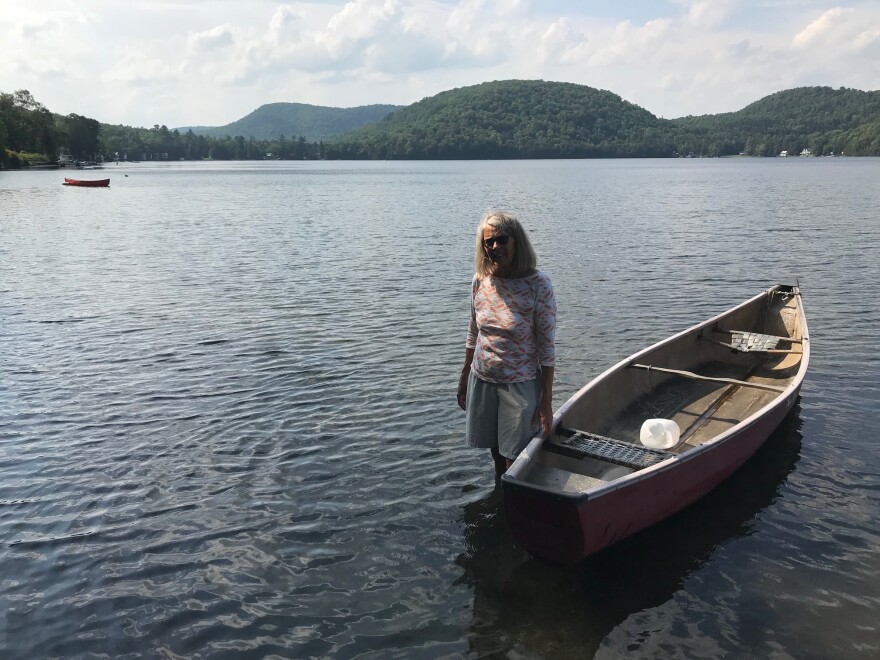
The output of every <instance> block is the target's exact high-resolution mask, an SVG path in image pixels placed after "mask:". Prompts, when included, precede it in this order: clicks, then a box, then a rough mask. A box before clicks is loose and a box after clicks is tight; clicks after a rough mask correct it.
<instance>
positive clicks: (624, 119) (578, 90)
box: [328, 80, 674, 159]
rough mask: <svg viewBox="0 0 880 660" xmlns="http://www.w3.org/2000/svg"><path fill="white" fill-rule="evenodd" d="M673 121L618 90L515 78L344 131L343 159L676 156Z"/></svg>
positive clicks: (335, 149) (339, 152)
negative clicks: (669, 135) (671, 139)
mask: <svg viewBox="0 0 880 660" xmlns="http://www.w3.org/2000/svg"><path fill="white" fill-rule="evenodd" d="M666 126H667V122H665V121H664V120H661V119H658V118H657V117H655V116H654V115H652V114H651V113H650V112H648V111H647V110H644V109H642V108H640V107H638V106H636V105H633V104H632V103H629V102H627V101H624V100H623V99H621V98H620V97H619V96H617V95H616V94H612V93H611V92H608V91H603V90H598V89H593V88H592V87H585V86H583V85H575V84H571V83H557V82H544V81H540V80H507V81H496V82H489V83H483V84H480V85H474V86H472V87H462V88H458V89H453V90H450V91H446V92H441V93H440V94H437V95H436V96H431V97H429V98H426V99H423V100H422V101H419V102H418V103H414V104H413V105H410V106H407V107H405V108H403V109H401V110H398V111H397V112H395V113H393V114H392V115H389V116H388V117H387V118H386V119H385V120H384V121H382V122H380V123H379V124H373V125H369V126H364V127H363V128H360V129H357V130H355V131H353V132H352V133H349V134H347V135H345V136H342V137H340V138H339V139H338V140H337V141H335V142H334V144H333V145H331V146H330V148H329V150H328V157H331V158H332V157H337V158H404V159H405V158H548V157H550V158H553V157H556V158H591V157H621V156H669V155H671V154H672V152H673V150H674V147H673V145H672V143H671V142H669V141H668V139H667V133H668V131H667V130H666Z"/></svg>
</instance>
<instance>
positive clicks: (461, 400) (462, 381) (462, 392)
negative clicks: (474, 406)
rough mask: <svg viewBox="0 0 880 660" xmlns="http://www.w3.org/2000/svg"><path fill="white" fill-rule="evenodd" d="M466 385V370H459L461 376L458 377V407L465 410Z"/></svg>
mask: <svg viewBox="0 0 880 660" xmlns="http://www.w3.org/2000/svg"><path fill="white" fill-rule="evenodd" d="M467 386H468V371H467V370H466V371H462V372H461V378H459V379H458V407H459V408H461V409H462V410H465V409H466V407H467Z"/></svg>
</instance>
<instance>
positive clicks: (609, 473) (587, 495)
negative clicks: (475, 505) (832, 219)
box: [501, 285, 810, 564]
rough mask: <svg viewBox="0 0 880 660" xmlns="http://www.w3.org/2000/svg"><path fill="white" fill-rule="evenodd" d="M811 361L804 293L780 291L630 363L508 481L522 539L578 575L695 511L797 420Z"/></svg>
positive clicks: (592, 391)
mask: <svg viewBox="0 0 880 660" xmlns="http://www.w3.org/2000/svg"><path fill="white" fill-rule="evenodd" d="M809 358H810V343H809V335H808V332H807V322H806V317H805V316H804V309H803V304H802V301H801V292H800V288H799V287H798V286H797V285H776V286H774V287H771V288H770V289H768V290H766V291H764V292H762V293H760V294H758V295H756V296H755V297H753V298H751V299H749V300H747V301H745V302H743V303H741V304H739V305H737V306H735V307H733V308H732V309H730V310H728V311H726V312H724V313H722V314H719V315H718V316H715V317H713V318H711V319H709V320H707V321H704V322H702V323H699V324H697V325H695V326H693V327H691V328H689V329H687V330H684V331H682V332H680V333H678V334H676V335H674V336H672V337H670V338H668V339H666V340H663V341H661V342H659V343H657V344H654V345H653V346H651V347H649V348H646V349H644V350H642V351H639V352H637V353H635V354H633V355H631V356H630V357H628V358H626V359H625V360H622V361H621V362H619V363H617V364H616V365H614V366H613V367H611V368H610V369H608V370H607V371H605V372H604V373H602V374H601V375H599V376H598V377H597V378H595V379H594V380H592V381H591V382H589V383H588V384H587V385H585V386H584V387H583V388H582V389H581V390H580V391H579V392H577V393H576V394H575V395H574V396H572V397H571V398H570V399H569V400H568V401H567V402H566V403H565V404H563V405H562V407H560V408H559V410H558V411H557V412H556V414H555V415H554V417H553V424H552V427H551V431H550V434H549V435H548V436H547V438H546V439H544V438H542V437H541V436H540V435H539V436H536V437H534V438H533V439H532V440H531V441H530V442H529V444H528V446H527V447H526V448H525V449H524V450H523V451H522V452H521V453H520V455H519V456H518V457H517V459H516V460H515V461H514V463H513V465H512V466H511V467H510V469H509V470H508V471H507V473H506V474H505V475H504V476H503V477H502V479H501V485H502V491H503V495H504V508H505V511H506V516H507V520H508V524H509V526H510V529H511V531H512V532H513V535H514V536H515V537H516V539H517V541H518V542H519V544H520V545H521V546H522V547H524V548H525V549H526V550H527V551H528V552H530V553H531V554H533V555H535V556H536V557H540V558H542V559H546V560H548V561H551V562H554V563H559V564H571V563H574V562H577V561H579V560H581V559H583V558H585V557H587V556H589V555H591V554H593V553H595V552H598V551H599V550H602V549H604V548H607V547H608V546H610V545H612V544H614V543H617V542H618V541H621V540H622V539H625V538H627V537H628V536H631V535H632V534H635V533H636V532H638V531H640V530H642V529H645V528H646V527H648V526H650V525H653V524H655V523H657V522H660V521H661V520H663V519H664V518H666V517H668V516H670V515H671V514H673V513H675V512H676V511H679V510H680V509H682V508H684V507H686V506H687V505H689V504H691V503H693V502H694V501H696V500H697V499H699V498H701V497H703V496H704V495H706V494H707V493H708V492H709V491H711V490H712V489H713V488H715V486H717V485H718V484H719V483H721V482H722V481H723V480H724V479H725V478H726V477H728V476H729V475H730V474H731V473H732V472H733V471H734V470H736V469H737V468H738V467H739V466H741V465H742V464H743V463H744V462H745V461H746V460H747V459H748V458H749V457H750V456H751V455H752V454H753V453H754V452H755V451H756V450H757V449H758V448H759V447H760V446H761V444H763V442H764V441H765V440H766V439H767V437H768V436H769V435H770V433H771V432H772V431H773V430H774V429H775V428H776V427H777V425H778V424H779V423H780V422H781V421H782V419H783V418H784V417H785V416H786V414H788V412H789V411H790V410H791V408H792V406H794V404H795V400H796V399H797V397H798V393H799V391H800V388H801V383H802V382H803V380H804V375H805V374H806V371H807V365H808V363H809ZM648 420H655V421H651V422H649V421H648ZM658 420H659V421H658ZM643 427H644V428H643ZM676 429H677V430H678V433H676V432H675V431H676ZM652 430H653V431H654V433H651V431H652ZM658 431H668V433H662V434H659V433H657V432H658ZM658 445H659V447H658Z"/></svg>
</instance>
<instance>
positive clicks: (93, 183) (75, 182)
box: [63, 177, 110, 188]
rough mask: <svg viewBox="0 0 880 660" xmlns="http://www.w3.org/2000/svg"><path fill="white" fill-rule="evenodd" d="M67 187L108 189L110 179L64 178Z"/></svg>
mask: <svg viewBox="0 0 880 660" xmlns="http://www.w3.org/2000/svg"><path fill="white" fill-rule="evenodd" d="M63 185H65V186H80V187H82V188H106V187H107V186H109V185H110V179H68V178H67V177H64V184H63Z"/></svg>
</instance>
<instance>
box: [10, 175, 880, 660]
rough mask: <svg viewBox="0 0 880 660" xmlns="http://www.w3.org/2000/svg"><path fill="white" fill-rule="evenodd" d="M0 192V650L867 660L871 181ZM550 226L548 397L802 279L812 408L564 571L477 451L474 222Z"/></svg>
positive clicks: (875, 472)
mask: <svg viewBox="0 0 880 660" xmlns="http://www.w3.org/2000/svg"><path fill="white" fill-rule="evenodd" d="M79 174H80V175H81V177H82V178H87V176H90V175H91V174H94V175H95V176H94V178H98V177H100V178H103V177H105V176H107V175H109V176H110V177H111V187H110V188H109V189H76V188H64V187H62V186H61V185H60V182H61V179H62V177H63V174H62V173H59V172H27V173H25V172H12V173H9V172H7V173H2V174H0V542H2V545H0V584H2V589H0V605H2V607H3V611H4V612H5V616H4V617H3V618H2V619H0V650H2V651H3V656H4V657H16V658H17V657H21V658H33V657H47V656H65V657H91V656H98V655H102V654H106V655H108V656H112V657H136V656H137V657H140V656H146V657H171V656H175V655H183V656H192V657H224V656H226V655H230V654H233V653H236V654H238V655H243V656H253V657H265V656H267V655H272V654H276V655H278V656H281V657H305V656H332V657H337V658H350V657H376V658H380V657H381V658H385V657H437V656H451V657H460V656H466V657H481V656H498V657H505V656H507V657H516V658H522V657H526V658H530V657H548V658H549V657H552V658H556V657H591V656H593V655H595V656H598V657H617V656H619V655H620V654H624V653H628V654H632V655H635V656H643V657H656V656H675V657H680V656H687V657H719V656H723V655H727V656H732V657H751V656H754V655H761V656H774V657H780V658H784V657H798V658H811V657H815V658H823V657H848V658H849V657H876V656H877V655H878V654H880V631H878V624H877V622H876V619H877V617H876V611H877V608H878V605H880V555H878V553H877V550H876V548H877V546H878V542H880V523H878V521H877V515H876V514H877V511H878V504H880V468H878V467H877V466H878V465H880V449H878V444H877V440H876V420H877V414H876V410H877V409H878V402H880V401H878V400H880V364H878V358H877V355H876V348H875V339H876V336H877V327H878V323H880V312H878V309H877V305H876V303H875V302H874V300H875V298H876V294H877V293H878V284H877V281H878V276H880V253H878V252H880V224H878V216H877V209H878V208H880V186H878V185H877V182H878V181H880V159H830V158H824V159H819V158H816V159H786V160H776V159H767V160H762V159H723V160H670V161H657V160H644V161H538V162H452V163H433V162H426V163H396V162H395V163H338V162H334V163H311V162H303V163H209V164H192V163H186V164H184V163H180V164H178V163H171V164H156V165H151V164H148V163H143V164H139V165H134V164H131V165H119V166H116V165H109V166H108V167H106V168H105V169H104V170H103V171H102V172H95V173H86V172H83V173H79ZM490 207H503V208H509V209H512V210H514V211H515V212H517V213H518V214H519V215H520V216H521V217H522V218H523V220H524V222H525V223H526V225H527V227H528V228H529V229H530V233H531V235H532V238H533V241H534V243H535V247H536V249H537V252H538V254H539V257H540V263H541V267H542V268H543V269H544V270H545V271H546V272H547V273H548V274H549V275H550V276H551V278H552V279H553V281H554V284H555V287H556V294H557V300H558V305H559V312H560V326H559V333H558V360H559V363H558V364H559V366H558V367H557V381H556V386H555V393H556V396H555V399H556V401H555V404H556V405H557V406H558V405H561V403H562V402H563V401H564V400H565V399H566V398H568V397H569V396H570V395H571V394H573V393H574V392H575V391H576V390H577V389H579V387H580V386H581V385H583V384H584V382H586V381H587V380H588V379H590V378H592V377H594V376H596V375H598V374H599V373H600V372H601V371H603V370H604V369H605V368H607V367H608V366H610V365H611V364H613V363H615V362H617V361H618V360H619V359H621V358H623V357H625V356H626V355H628V354H630V353H632V352H634V351H635V350H637V349H639V348H641V347H643V346H645V345H647V344H648V343H653V342H654V341H657V340H659V339H661V338H663V337H666V336H668V335H669V334H671V333H672V332H674V331H678V330H681V329H683V328H685V327H687V326H689V325H692V324H693V323H695V322H697V321H699V320H702V319H704V318H706V317H708V316H710V315H713V314H715V313H718V312H721V311H723V310H724V309H726V308H728V307H730V306H731V305H733V304H735V303H737V302H739V301H741V300H743V299H745V298H746V297H750V296H752V295H754V294H756V293H758V292H759V291H760V290H762V289H764V288H766V287H767V286H769V285H770V284H772V283H774V282H776V281H778V280H780V279H787V278H791V277H795V276H797V277H799V278H800V282H801V286H802V288H803V291H804V302H805V307H806V311H807V315H808V320H809V323H810V330H811V340H812V351H813V354H812V362H811V368H810V372H809V374H808V376H807V380H806V382H805V384H804V387H803V390H802V393H801V400H800V402H799V405H798V406H797V408H796V410H795V411H794V413H793V414H792V415H790V416H789V417H788V418H787V419H786V421H785V422H784V423H783V425H782V426H781V427H780V429H779V430H778V431H777V433H775V434H774V435H773V436H772V437H771V439H770V440H769V441H768V443H767V444H766V445H765V447H764V448H762V450H761V451H760V452H759V453H758V454H757V455H755V457H754V458H753V459H752V460H750V461H749V462H748V463H747V464H746V465H745V466H744V467H743V468H742V469H741V470H740V471H739V472H737V473H736V474H735V475H734V476H733V477H732V478H731V479H730V480H729V481H727V482H726V483H725V484H723V485H722V486H721V487H720V488H719V489H717V490H716V491H715V492H713V493H712V494H711V495H710V496H708V497H707V498H705V499H704V500H702V501H701V502H699V503H697V504H696V505H694V506H693V507H690V508H689V509H687V510H686V511H684V512H682V513H681V514H679V515H677V516H674V517H673V518H671V519H670V520H668V521H667V522H665V523H663V524H661V525H659V526H657V527H655V528H653V529H651V530H648V531H647V532H644V533H642V534H640V535H637V536H636V537H633V538H631V539H629V540H628V541H625V542H624V543H622V544H620V545H618V546H616V547H614V548H611V549H609V550H608V551H606V552H603V553H600V554H599V555H597V556H595V557H593V558H590V559H588V560H586V561H584V562H582V563H581V564H579V565H577V566H575V567H572V568H567V569H560V568H557V567H553V566H549V565H547V564H544V563H543V562H540V561H538V560H535V559H531V558H529V557H528V556H527V555H526V554H525V553H524V552H523V551H522V550H520V549H519V548H517V547H516V545H515V544H514V542H513V541H512V539H511V538H510V536H509V534H508V531H507V528H506V525H505V523H504V519H503V511H502V508H501V504H500V497H499V492H498V491H497V489H496V488H495V485H494V480H493V477H492V466H491V462H490V461H489V460H488V457H487V456H485V455H484V454H483V453H479V452H475V451H470V450H466V449H464V448H463V446H462V445H463V439H462V435H463V433H462V431H463V423H464V420H463V413H461V411H460V410H459V409H458V408H457V406H456V404H455V397H454V389H455V384H456V382H457V377H458V372H459V370H460V368H461V361H462V359H463V353H464V351H463V344H464V335H465V331H466V321H467V293H468V288H469V282H470V277H471V264H472V249H473V247H472V246H473V229H474V228H475V226H476V223H477V221H478V220H479V217H480V216H481V215H482V213H483V212H484V211H485V210H486V209H488V208H490Z"/></svg>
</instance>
